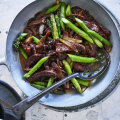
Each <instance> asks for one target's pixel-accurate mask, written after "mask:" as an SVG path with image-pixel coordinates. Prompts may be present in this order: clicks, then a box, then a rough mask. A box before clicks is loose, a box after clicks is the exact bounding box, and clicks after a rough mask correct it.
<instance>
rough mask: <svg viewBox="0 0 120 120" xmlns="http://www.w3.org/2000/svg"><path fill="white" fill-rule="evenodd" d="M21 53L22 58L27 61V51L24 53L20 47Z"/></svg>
mask: <svg viewBox="0 0 120 120" xmlns="http://www.w3.org/2000/svg"><path fill="white" fill-rule="evenodd" d="M20 53H21V54H22V56H23V57H24V58H25V59H27V58H28V56H27V54H26V53H25V51H24V50H23V49H22V48H21V47H20Z"/></svg>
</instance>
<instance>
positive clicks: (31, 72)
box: [23, 56, 49, 78]
mask: <svg viewBox="0 0 120 120" xmlns="http://www.w3.org/2000/svg"><path fill="white" fill-rule="evenodd" d="M48 58H49V56H47V57H44V58H42V59H40V60H39V61H38V62H37V63H36V65H35V66H34V67H33V68H32V69H31V70H30V71H29V72H28V73H26V74H25V75H24V76H23V78H28V77H30V76H31V75H32V74H33V73H34V72H35V71H36V70H38V69H39V68H40V67H41V66H42V64H43V63H44V62H45V61H46V60H47V59H48Z"/></svg>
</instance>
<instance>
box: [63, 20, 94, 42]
mask: <svg viewBox="0 0 120 120" xmlns="http://www.w3.org/2000/svg"><path fill="white" fill-rule="evenodd" d="M62 21H63V22H64V23H65V24H66V25H67V26H68V27H69V28H71V29H72V30H73V31H74V32H76V33H77V34H78V35H80V36H81V37H83V38H84V39H86V40H87V41H89V42H90V43H92V44H94V42H93V40H92V39H91V38H90V37H89V35H88V34H87V33H85V32H84V31H82V30H81V29H79V28H78V27H76V26H75V25H74V24H73V23H72V22H71V21H69V20H67V19H66V18H62Z"/></svg>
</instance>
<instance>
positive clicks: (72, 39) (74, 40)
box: [63, 36, 82, 43]
mask: <svg viewBox="0 0 120 120" xmlns="http://www.w3.org/2000/svg"><path fill="white" fill-rule="evenodd" d="M63 39H64V40H67V41H69V42H73V43H82V40H77V39H74V38H71V37H67V36H63Z"/></svg>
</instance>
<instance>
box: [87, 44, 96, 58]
mask: <svg viewBox="0 0 120 120" xmlns="http://www.w3.org/2000/svg"><path fill="white" fill-rule="evenodd" d="M97 50H98V47H97V45H95V44H94V45H93V44H91V46H89V45H86V53H87V55H88V56H89V57H95V56H96V53H97Z"/></svg>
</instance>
